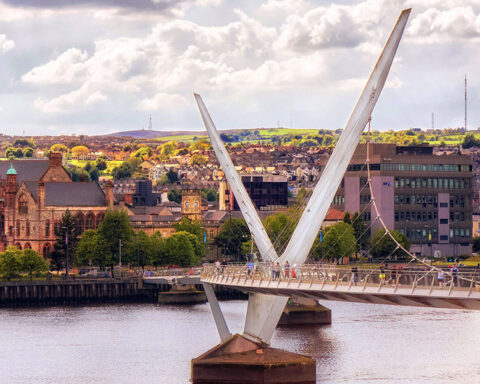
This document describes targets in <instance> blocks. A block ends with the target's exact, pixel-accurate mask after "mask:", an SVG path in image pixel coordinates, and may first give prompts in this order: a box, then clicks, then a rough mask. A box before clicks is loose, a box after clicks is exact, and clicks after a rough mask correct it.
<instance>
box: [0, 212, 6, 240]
mask: <svg viewBox="0 0 480 384" xmlns="http://www.w3.org/2000/svg"><path fill="white" fill-rule="evenodd" d="M4 233H5V215H4V214H3V213H2V214H1V215H0V234H2V235H3V234H4Z"/></svg>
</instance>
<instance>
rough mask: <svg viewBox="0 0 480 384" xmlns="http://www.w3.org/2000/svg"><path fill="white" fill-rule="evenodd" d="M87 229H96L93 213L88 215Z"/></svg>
mask: <svg viewBox="0 0 480 384" xmlns="http://www.w3.org/2000/svg"><path fill="white" fill-rule="evenodd" d="M85 229H95V216H94V215H93V213H91V212H90V213H89V214H87V218H86V220H85Z"/></svg>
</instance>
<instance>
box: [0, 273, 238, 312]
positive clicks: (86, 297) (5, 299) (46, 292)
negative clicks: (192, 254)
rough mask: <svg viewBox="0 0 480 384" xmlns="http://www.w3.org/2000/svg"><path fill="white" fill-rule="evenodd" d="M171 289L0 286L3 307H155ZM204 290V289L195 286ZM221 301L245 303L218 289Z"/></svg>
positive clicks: (62, 283)
mask: <svg viewBox="0 0 480 384" xmlns="http://www.w3.org/2000/svg"><path fill="white" fill-rule="evenodd" d="M171 287H172V286H171V285H168V284H160V285H157V286H153V287H152V286H149V285H144V284H143V281H142V280H141V279H136V278H128V279H104V278H102V279H89V280H83V279H76V280H73V279H69V280H54V281H46V280H33V281H30V280H27V281H4V282H0V307H30V306H52V305H83V304H95V303H120V302H130V303H132V302H133V303H136V302H147V303H156V302H157V300H158V293H159V292H167V291H169V290H170V289H171ZM196 287H197V289H199V290H203V286H202V285H201V284H200V285H196ZM215 291H216V292H217V296H218V299H219V300H238V299H246V298H247V297H248V296H247V295H246V294H244V293H242V292H240V291H237V290H233V289H230V288H226V287H221V286H216V287H215Z"/></svg>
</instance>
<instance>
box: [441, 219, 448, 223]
mask: <svg viewBox="0 0 480 384" xmlns="http://www.w3.org/2000/svg"><path fill="white" fill-rule="evenodd" d="M440 224H448V219H440Z"/></svg>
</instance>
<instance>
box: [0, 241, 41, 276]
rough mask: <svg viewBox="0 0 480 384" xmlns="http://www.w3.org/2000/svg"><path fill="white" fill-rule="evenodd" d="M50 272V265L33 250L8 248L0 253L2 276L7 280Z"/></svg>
mask: <svg viewBox="0 0 480 384" xmlns="http://www.w3.org/2000/svg"><path fill="white" fill-rule="evenodd" d="M47 271H48V263H47V262H46V261H45V260H44V259H43V257H42V256H40V255H39V254H38V252H36V251H34V250H33V249H25V250H24V251H21V250H20V249H18V248H17V247H15V246H10V247H7V249H6V250H5V252H1V253H0V276H1V277H3V278H5V279H8V280H10V279H12V278H17V277H19V276H21V275H28V276H29V277H30V279H32V278H33V276H40V275H41V274H42V273H44V272H47Z"/></svg>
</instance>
